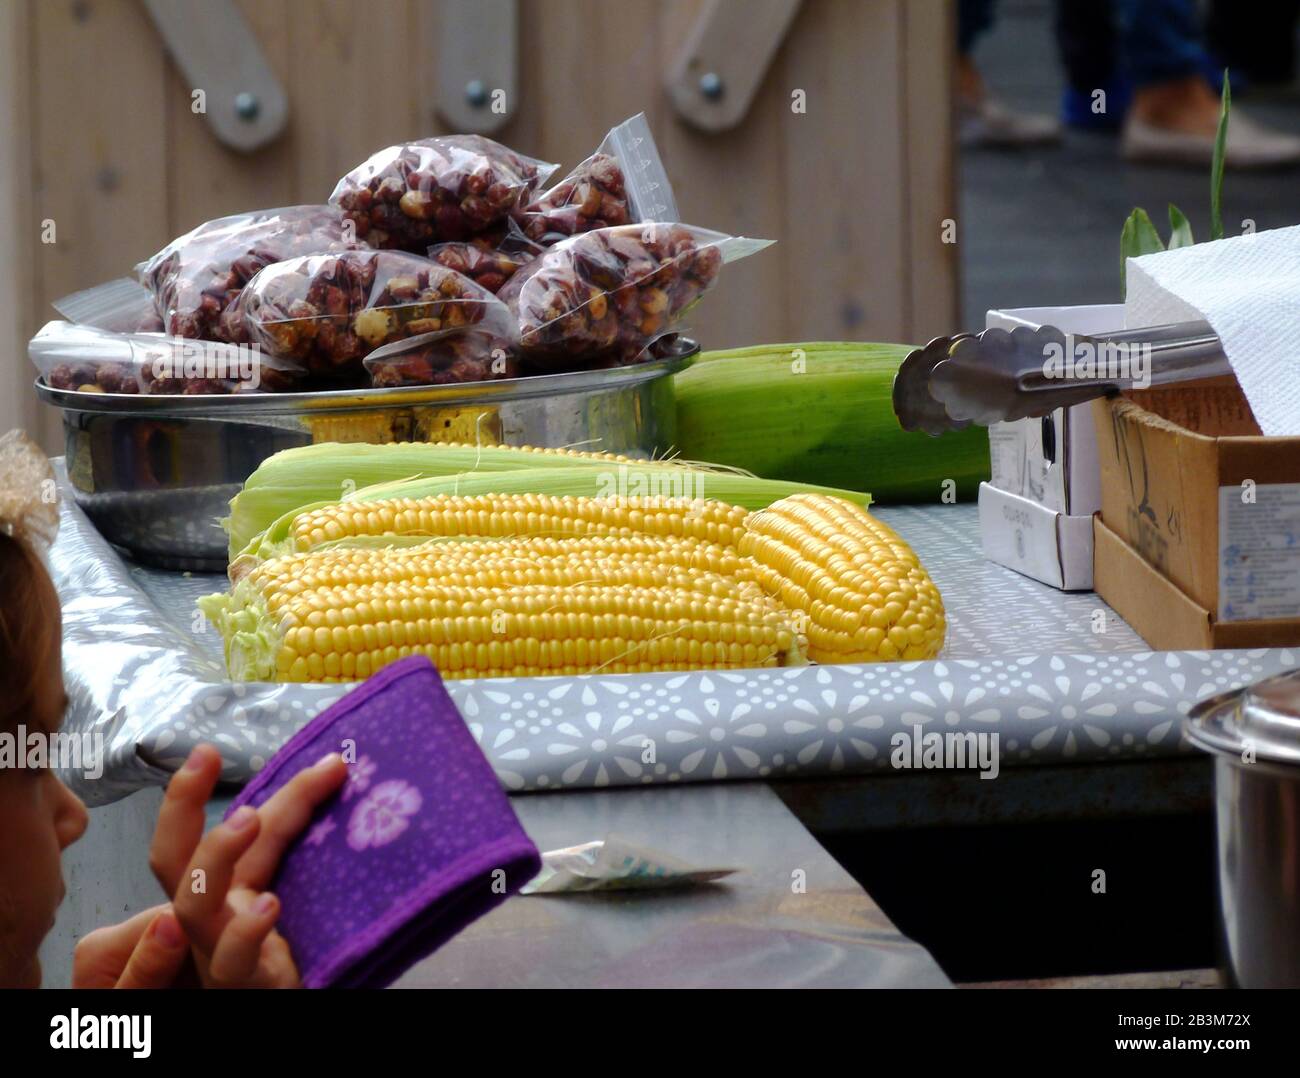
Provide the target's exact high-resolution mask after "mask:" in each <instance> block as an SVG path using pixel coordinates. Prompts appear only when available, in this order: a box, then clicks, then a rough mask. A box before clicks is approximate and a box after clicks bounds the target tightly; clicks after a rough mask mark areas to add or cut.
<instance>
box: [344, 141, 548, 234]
mask: <svg viewBox="0 0 1300 1078" xmlns="http://www.w3.org/2000/svg"><path fill="white" fill-rule="evenodd" d="M554 169H555V166H554V165H548V164H546V163H545V162H542V161H537V160H534V159H533V158H530V157H524V156H523V155H521V154H518V153H515V151H513V150H511V149H509V148H508V147H506V146H502V145H501V144H500V143H499V142H493V141H492V140H491V139H488V138H484V137H483V136H481V135H443V136H439V137H437V138H430V139H422V140H420V141H418V142H409V143H404V144H401V145H398V146H390V147H388V148H387V149H385V150H380V151H379V152H378V153H376V154H373V155H372V156H371V157H370V158H368V159H367V160H366V161H364V162H362V163H361V164H360V165H358V166H357V167H356V168H354V169H353V170H352V171H351V172H349V173H348V174H347V175H346V176H344V177H343V178H342V179H341V180H339V182H338V184H337V185H336V186H335V188H334V193H333V194H332V195H331V196H330V202H331V203H333V204H334V205H336V206H338V207H339V208H340V209H341V210H342V211H343V212H344V213H345V214H346V215H347V216H348V217H349V218H350V219H351V220H353V221H354V222H355V223H356V227H357V235H358V236H359V237H361V238H362V239H364V240H366V241H367V242H368V243H369V244H371V245H372V246H375V247H384V248H396V249H399V250H406V251H411V252H421V253H423V252H424V251H425V250H426V249H427V248H428V247H429V245H430V244H434V243H439V242H445V241H449V240H463V239H467V238H469V237H470V236H471V235H474V234H476V233H479V232H482V231H484V230H486V229H488V228H491V227H492V226H494V225H495V224H497V223H498V222H501V221H504V220H505V218H506V217H507V216H508V215H509V214H510V213H511V212H512V211H514V210H515V209H517V208H518V207H519V206H521V205H522V204H523V203H525V202H527V201H528V199H529V198H531V196H532V194H533V192H534V191H535V190H536V188H537V187H538V186H539V185H540V184H541V183H542V182H544V180H545V179H546V178H547V177H548V176H549V175H550V174H551V172H553V171H554Z"/></svg>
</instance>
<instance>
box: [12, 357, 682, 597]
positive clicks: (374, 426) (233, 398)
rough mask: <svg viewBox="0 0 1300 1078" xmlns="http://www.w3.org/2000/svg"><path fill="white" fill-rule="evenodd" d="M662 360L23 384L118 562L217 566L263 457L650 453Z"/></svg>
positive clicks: (665, 369)
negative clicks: (529, 449) (55, 433)
mask: <svg viewBox="0 0 1300 1078" xmlns="http://www.w3.org/2000/svg"><path fill="white" fill-rule="evenodd" d="M698 352H699V345H697V344H696V343H695V342H694V341H691V340H687V339H686V338H679V339H677V341H676V342H675V346H674V350H673V354H671V355H669V356H666V357H664V358H660V359H655V360H652V361H650V362H648V363H641V364H637V365H635V366H631V367H616V368H612V369H608V370H595V371H580V372H576V373H569V374H546V375H536V376H533V377H528V378H511V379H503V380H501V381H497V382H475V383H472V384H460V385H443V386H411V387H401V388H394V389H361V390H337V391H327V392H319V393H266V394H259V395H255V396H246V395H229V396H225V395H215V396H199V395H196V396H189V397H177V396H147V395H127V394H110V393H82V392H77V391H72V390H59V389H52V388H51V387H49V386H48V385H46V384H45V383H44V382H42V381H40V380H38V381H37V382H36V393H37V395H38V396H39V397H40V398H41V399H42V400H44V401H46V402H48V403H49V404H53V405H56V406H57V407H59V408H62V409H63V431H64V436H65V441H66V455H67V469H68V478H69V480H70V482H71V484H72V487H73V490H74V492H75V495H76V499H77V504H78V505H80V506H81V508H82V509H83V510H85V512H86V515H87V516H89V517H90V519H91V520H92V521H93V522H94V524H95V526H96V527H97V528H98V529H99V530H100V532H101V533H102V534H103V536H104V537H105V538H106V539H107V540H108V541H109V542H110V543H113V544H114V545H116V546H119V547H122V548H123V549H124V550H125V551H126V552H127V553H128V554H129V555H130V556H131V557H133V558H136V559H137V560H139V561H141V562H144V563H146V564H148V565H155V566H159V567H161V568H164V569H181V570H195V571H211V572H221V571H223V570H224V569H225V567H226V534H225V532H224V531H223V530H222V529H221V527H220V525H219V524H218V518H220V517H223V516H225V515H226V514H227V512H228V511H229V504H228V503H229V501H230V499H231V498H232V497H234V495H235V494H236V493H238V491H239V489H240V488H241V487H242V485H243V483H244V480H245V479H247V478H248V476H249V475H250V474H251V473H252V472H253V471H254V470H255V469H256V468H257V466H258V465H259V464H261V463H262V461H263V460H265V459H266V458H267V457H269V456H271V454H273V453H278V452H279V451H280V450H282V449H290V448H293V447H294V446H300V445H310V444H312V443H314V442H331V441H339V442H469V443H471V444H475V443H481V444H485V445H532V446H538V447H544V448H554V447H559V446H568V447H572V448H578V449H581V448H588V449H598V450H602V451H605V452H613V453H625V454H627V455H628V456H632V457H651V456H656V455H662V454H664V453H667V452H668V451H669V450H670V449H672V448H673V443H674V439H675V437H676V424H677V413H676V401H675V398H674V396H673V380H672V377H671V376H672V375H673V374H675V373H676V372H678V371H680V370H682V369H684V368H685V367H687V366H689V365H690V364H691V363H692V362H694V357H695V356H696V354H698Z"/></svg>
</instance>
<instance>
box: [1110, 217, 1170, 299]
mask: <svg viewBox="0 0 1300 1078" xmlns="http://www.w3.org/2000/svg"><path fill="white" fill-rule="evenodd" d="M1164 249H1165V245H1164V242H1163V241H1162V240H1161V239H1160V233H1159V232H1157V231H1156V226H1155V225H1153V224H1152V223H1151V218H1150V217H1148V216H1147V211H1146V210H1144V209H1141V208H1140V207H1139V208H1138V209H1135V210H1134V211H1133V212H1132V213H1130V214H1129V215H1128V220H1127V221H1125V222H1124V230H1123V231H1122V232H1121V233H1120V234H1119V281H1120V287H1121V288H1127V287H1128V285H1127V280H1126V277H1125V269H1126V267H1127V265H1128V260H1129V259H1130V258H1137V257H1138V256H1139V255H1149V254H1151V253H1152V252H1153V251H1163V250H1164Z"/></svg>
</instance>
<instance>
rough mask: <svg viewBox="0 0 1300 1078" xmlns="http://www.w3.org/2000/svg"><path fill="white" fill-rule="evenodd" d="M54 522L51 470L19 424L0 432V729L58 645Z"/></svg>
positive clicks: (26, 698) (23, 710)
mask: <svg viewBox="0 0 1300 1078" xmlns="http://www.w3.org/2000/svg"><path fill="white" fill-rule="evenodd" d="M58 527H59V509H58V502H57V499H56V497H55V487H54V472H53V469H52V468H51V467H50V462H49V460H48V458H47V457H46V456H45V454H44V453H42V452H41V451H40V450H39V449H38V448H37V447H36V446H35V445H34V444H33V443H32V442H31V440H30V439H29V438H28V437H27V436H26V435H25V434H23V433H22V432H21V431H10V432H9V433H8V434H6V435H4V436H3V437H0V670H4V671H5V672H6V674H9V675H11V677H10V678H8V679H7V680H8V681H9V683H10V685H11V686H12V688H10V689H9V691H7V692H5V693H3V694H0V730H7V729H9V728H10V727H12V726H13V725H15V723H16V721H17V720H19V719H20V718H23V717H25V716H26V715H27V714H28V713H29V712H31V710H32V707H33V703H34V701H35V698H36V695H37V693H38V692H39V691H40V687H41V679H42V678H44V677H45V676H46V675H47V673H48V671H49V670H50V669H51V666H52V664H53V661H54V659H55V658H56V657H57V656H58V654H59V650H60V647H61V633H62V620H63V619H62V616H61V615H60V613H59V596H58V592H57V591H55V589H54V582H53V581H52V580H51V579H50V574H49V573H48V572H47V571H46V569H45V563H44V560H43V558H44V554H45V551H46V550H47V549H48V547H49V544H50V543H51V542H53V540H54V536H55V533H56V532H57V531H58Z"/></svg>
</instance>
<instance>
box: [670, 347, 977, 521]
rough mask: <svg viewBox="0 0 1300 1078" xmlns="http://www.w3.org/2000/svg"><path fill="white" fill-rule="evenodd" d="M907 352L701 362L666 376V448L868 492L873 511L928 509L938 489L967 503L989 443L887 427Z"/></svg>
mask: <svg viewBox="0 0 1300 1078" xmlns="http://www.w3.org/2000/svg"><path fill="white" fill-rule="evenodd" d="M910 351H911V346H910V345H903V344H869V343H858V342H833V341H813V342H808V343H803V344H797V343H796V344H772V345H757V346H752V347H748V348H735V349H730V350H728V351H719V352H706V353H704V355H703V356H701V361H700V362H698V363H696V364H695V365H694V366H693V367H691V368H689V369H687V370H685V371H682V372H681V373H680V374H678V375H676V377H675V383H676V395H677V448H678V449H679V451H680V453H681V455H682V456H683V457H689V458H691V459H694V460H710V461H714V462H716V463H717V464H721V465H731V466H733V467H736V468H743V469H745V470H747V471H750V472H753V473H755V474H757V475H762V476H766V477H768V478H769V479H784V480H788V481H791V482H802V483H820V484H825V485H827V486H833V487H847V488H850V489H854V490H860V489H866V490H870V491H871V493H872V497H873V500H874V501H875V502H876V503H877V504H881V503H886V504H888V503H899V502H908V501H921V502H935V501H938V500H940V499H941V497H942V496H943V495H944V493H945V490H946V489H950V488H946V487H945V486H944V480H949V479H950V480H953V481H954V482H955V493H956V495H957V497H960V498H973V497H975V495H976V494H977V493H978V490H979V484H980V481H981V480H983V479H987V478H988V476H989V441H988V432H987V431H986V430H985V429H984V428H982V427H968V428H966V429H965V430H961V431H953V432H950V433H947V434H944V435H942V436H940V437H938V438H931V437H929V436H928V435H926V434H920V433H908V432H907V431H904V430H903V429H902V428H901V427H899V425H898V420H897V419H896V418H895V416H894V409H893V403H892V399H891V398H892V392H893V384H894V374H895V373H896V372H897V370H898V367H899V364H900V363H902V361H903V358H904V357H905V356H906V355H907V353H908V352H910ZM796 372H798V373H796Z"/></svg>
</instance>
